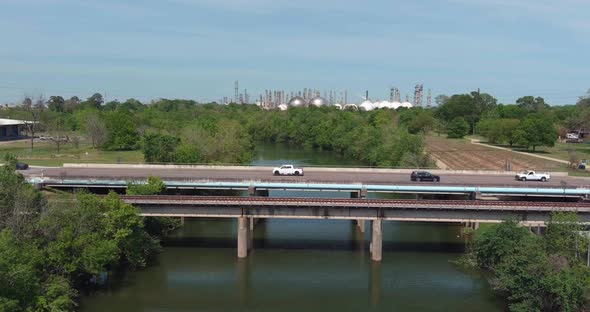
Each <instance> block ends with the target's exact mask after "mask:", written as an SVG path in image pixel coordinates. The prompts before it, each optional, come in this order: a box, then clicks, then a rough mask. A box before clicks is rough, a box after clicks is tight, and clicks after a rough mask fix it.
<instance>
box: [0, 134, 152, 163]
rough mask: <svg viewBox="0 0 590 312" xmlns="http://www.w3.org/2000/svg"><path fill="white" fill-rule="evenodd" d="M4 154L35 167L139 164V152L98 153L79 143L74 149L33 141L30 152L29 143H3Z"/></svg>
mask: <svg viewBox="0 0 590 312" xmlns="http://www.w3.org/2000/svg"><path fill="white" fill-rule="evenodd" d="M6 153H12V154H15V155H16V156H17V157H18V159H19V160H20V161H23V162H26V163H28V164H29V165H37V166H61V165H63V163H141V162H143V154H142V152H141V151H99V150H96V149H93V148H92V146H91V144H90V143H88V142H84V141H82V142H80V144H79V145H78V147H77V148H76V147H75V146H74V144H73V143H68V144H65V145H63V146H62V147H61V148H60V152H59V154H58V153H57V149H56V147H55V145H54V144H53V143H51V142H47V141H35V144H34V148H33V150H32V151H31V147H30V141H29V140H24V141H15V142H3V143H2V144H0V157H2V159H4V155H5V154H6Z"/></svg>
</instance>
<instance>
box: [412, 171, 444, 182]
mask: <svg viewBox="0 0 590 312" xmlns="http://www.w3.org/2000/svg"><path fill="white" fill-rule="evenodd" d="M410 180H411V181H418V182H420V181H432V182H440V176H437V175H434V174H432V173H430V172H428V171H412V174H410Z"/></svg>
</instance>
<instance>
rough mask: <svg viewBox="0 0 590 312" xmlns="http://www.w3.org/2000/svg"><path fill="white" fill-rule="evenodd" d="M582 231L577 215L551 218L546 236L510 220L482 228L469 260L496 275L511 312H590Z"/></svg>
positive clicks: (589, 278) (589, 273)
mask: <svg viewBox="0 0 590 312" xmlns="http://www.w3.org/2000/svg"><path fill="white" fill-rule="evenodd" d="M583 228H584V226H583V225H582V223H581V222H580V220H579V218H578V217H577V216H576V215H575V214H573V213H555V214H553V216H552V218H551V221H550V223H549V224H548V227H547V232H546V234H545V235H544V236H539V235H535V234H533V233H532V232H531V231H530V230H529V229H528V228H526V227H522V226H519V225H518V223H517V222H515V221H513V220H508V221H505V222H503V223H501V224H499V225H494V226H492V227H491V228H486V229H481V230H478V232H477V233H476V236H475V239H474V241H473V243H472V253H471V254H470V255H469V256H468V257H473V258H474V262H475V263H476V264H477V265H478V266H479V267H481V268H483V269H485V270H488V271H490V272H492V273H493V277H492V278H491V280H490V284H491V285H492V287H494V289H495V290H497V291H498V292H500V293H501V294H503V295H504V296H505V297H506V298H507V299H508V302H509V308H510V310H511V311H571V312H574V311H587V309H588V308H590V268H588V267H586V266H585V260H586V259H585V257H582V255H584V253H585V251H586V250H587V248H588V247H587V246H588V239H587V237H585V236H582V235H581V234H580V231H581V230H583Z"/></svg>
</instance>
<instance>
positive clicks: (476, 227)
mask: <svg viewBox="0 0 590 312" xmlns="http://www.w3.org/2000/svg"><path fill="white" fill-rule="evenodd" d="M473 229H474V230H477V229H479V222H473Z"/></svg>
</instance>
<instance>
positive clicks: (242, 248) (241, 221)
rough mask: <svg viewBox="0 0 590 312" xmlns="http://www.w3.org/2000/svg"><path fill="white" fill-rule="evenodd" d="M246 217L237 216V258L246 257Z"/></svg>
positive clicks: (247, 231)
mask: <svg viewBox="0 0 590 312" xmlns="http://www.w3.org/2000/svg"><path fill="white" fill-rule="evenodd" d="M249 232H250V231H249V229H248V218H246V217H239V218H238V258H246V257H247V256H248V240H249V239H248V236H249V235H248V234H249Z"/></svg>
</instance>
